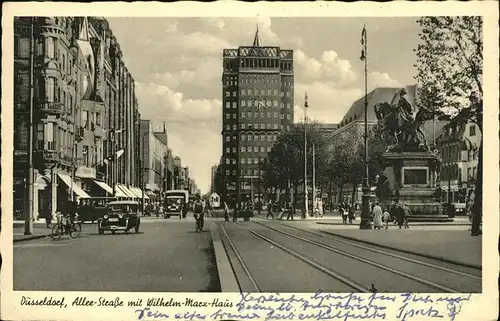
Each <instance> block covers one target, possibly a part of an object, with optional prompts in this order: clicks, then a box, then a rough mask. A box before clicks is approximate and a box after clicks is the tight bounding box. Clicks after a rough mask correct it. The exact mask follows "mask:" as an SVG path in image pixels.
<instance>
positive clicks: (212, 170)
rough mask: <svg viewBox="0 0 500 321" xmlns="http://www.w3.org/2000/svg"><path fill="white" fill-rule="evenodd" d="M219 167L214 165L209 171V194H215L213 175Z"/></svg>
mask: <svg viewBox="0 0 500 321" xmlns="http://www.w3.org/2000/svg"><path fill="white" fill-rule="evenodd" d="M218 168H219V166H217V165H214V166H212V168H211V169H210V192H212V193H214V192H215V175H216V174H217V169H218Z"/></svg>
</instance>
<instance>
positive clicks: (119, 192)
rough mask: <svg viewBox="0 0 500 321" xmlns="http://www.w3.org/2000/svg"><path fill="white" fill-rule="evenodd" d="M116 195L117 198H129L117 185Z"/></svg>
mask: <svg viewBox="0 0 500 321" xmlns="http://www.w3.org/2000/svg"><path fill="white" fill-rule="evenodd" d="M115 190H116V195H115V197H128V196H127V194H125V192H123V191H122V189H121V188H120V185H116V188H115Z"/></svg>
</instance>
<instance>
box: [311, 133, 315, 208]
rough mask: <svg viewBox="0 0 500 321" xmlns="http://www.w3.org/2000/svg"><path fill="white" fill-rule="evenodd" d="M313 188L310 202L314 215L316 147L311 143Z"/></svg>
mask: <svg viewBox="0 0 500 321" xmlns="http://www.w3.org/2000/svg"><path fill="white" fill-rule="evenodd" d="M312 161H313V169H312V170H313V172H312V174H313V188H312V192H313V199H312V202H313V213H314V204H315V203H314V202H316V145H315V144H314V143H313V159H312Z"/></svg>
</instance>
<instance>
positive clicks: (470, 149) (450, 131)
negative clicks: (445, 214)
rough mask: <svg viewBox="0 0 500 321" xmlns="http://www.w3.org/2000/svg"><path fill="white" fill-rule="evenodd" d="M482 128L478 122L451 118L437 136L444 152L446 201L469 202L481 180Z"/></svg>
mask: <svg viewBox="0 0 500 321" xmlns="http://www.w3.org/2000/svg"><path fill="white" fill-rule="evenodd" d="M480 144H481V131H480V129H479V126H477V124H475V123H472V122H469V123H467V124H458V123H456V122H454V121H451V122H450V123H449V124H447V125H446V126H445V127H443V129H442V131H441V134H440V135H439V136H438V138H437V143H436V146H437V149H438V151H439V154H440V156H441V160H442V163H441V171H440V175H439V176H440V177H439V185H440V191H441V201H442V202H443V203H448V202H450V203H466V201H467V198H468V196H469V194H470V193H471V191H473V190H474V188H475V184H476V180H477V166H478V152H479V146H480Z"/></svg>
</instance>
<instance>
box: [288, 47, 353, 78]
mask: <svg viewBox="0 0 500 321" xmlns="http://www.w3.org/2000/svg"><path fill="white" fill-rule="evenodd" d="M294 59H295V64H296V66H297V67H298V68H297V69H296V74H297V77H300V79H301V81H306V80H309V81H315V80H324V81H332V82H335V83H336V84H337V85H347V84H350V83H352V82H354V81H355V80H356V73H355V72H354V70H353V69H352V66H351V63H350V62H349V61H348V60H344V59H340V58H339V56H338V54H337V53H336V52H335V51H333V50H327V51H324V52H323V53H322V55H321V58H320V59H316V58H314V57H310V56H308V55H307V54H306V53H304V52H303V51H302V50H297V51H295V53H294Z"/></svg>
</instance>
